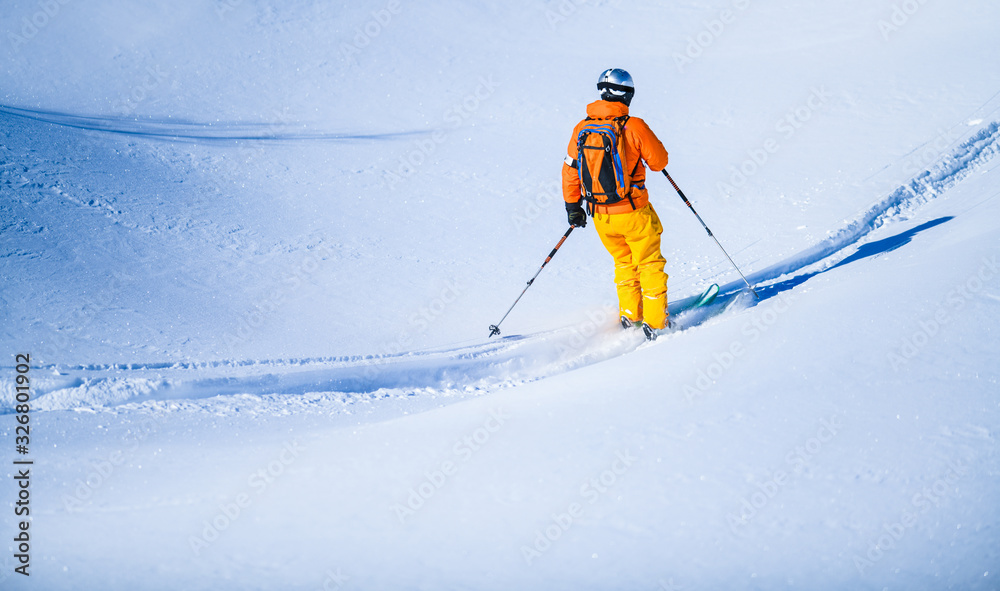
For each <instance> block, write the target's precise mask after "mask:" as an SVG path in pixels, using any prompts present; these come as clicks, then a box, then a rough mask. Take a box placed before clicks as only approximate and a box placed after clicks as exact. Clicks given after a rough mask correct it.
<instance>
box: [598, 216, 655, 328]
mask: <svg viewBox="0 0 1000 591" xmlns="http://www.w3.org/2000/svg"><path fill="white" fill-rule="evenodd" d="M594 228H595V229H596V230H597V235H598V236H600V237H601V242H603V243H604V247H605V248H607V249H608V252H609V253H611V256H613V257H614V259H615V284H616V285H617V286H618V309H619V314H620V315H621V316H625V317H626V318H628V319H629V320H631V321H633V322H645V323H646V324H648V325H649V326H651V327H652V328H664V327H665V326H666V325H667V274H666V273H664V272H663V267H664V265H665V264H666V262H667V261H666V259H664V258H663V255H662V254H660V234H662V233H663V226H662V225H661V224H660V218H659V217H658V216H657V215H656V211H655V210H653V206H652V204H647V205H646V206H645V207H643V208H641V209H637V210H635V211H630V212H628V213H616V214H607V213H597V212H595V213H594Z"/></svg>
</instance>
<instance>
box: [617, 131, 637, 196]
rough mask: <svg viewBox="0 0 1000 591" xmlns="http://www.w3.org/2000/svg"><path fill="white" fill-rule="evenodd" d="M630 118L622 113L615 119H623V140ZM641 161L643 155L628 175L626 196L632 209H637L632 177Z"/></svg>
mask: <svg viewBox="0 0 1000 591" xmlns="http://www.w3.org/2000/svg"><path fill="white" fill-rule="evenodd" d="M629 119H630V117H629V116H628V115H622V116H621V117H617V118H616V119H615V121H621V133H620V134H619V135H620V136H621V140H622V142H624V141H625V125H626V124H627V123H628V120H629ZM639 162H641V157H640V159H638V160H636V161H635V166H633V167H632V172H630V173H629V175H628V195H626V196H625V197H627V198H628V203H629V205H631V206H632V211H635V200H634V199H632V189H634V188H635V185H633V184H632V178H633V177H635V171H637V170H639Z"/></svg>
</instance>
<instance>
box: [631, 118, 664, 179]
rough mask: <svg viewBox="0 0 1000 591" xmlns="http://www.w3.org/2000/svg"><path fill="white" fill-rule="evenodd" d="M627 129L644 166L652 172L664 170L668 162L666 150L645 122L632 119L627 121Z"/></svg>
mask: <svg viewBox="0 0 1000 591" xmlns="http://www.w3.org/2000/svg"><path fill="white" fill-rule="evenodd" d="M628 127H629V131H631V132H632V140H633V142H634V145H635V147H636V148H638V149H639V156H640V157H641V158H642V159H643V160H644V161H645V162H646V166H648V167H649V169H650V170H652V171H653V172H660V171H661V170H663V169H664V168H666V167H667V161H668V160H669V157H668V155H667V149H666V148H664V147H663V143H662V142H661V141H660V138H658V137H656V134H655V133H653V130H652V129H650V128H649V126H648V125H646V122H645V121H643V120H642V119H638V118H636V117H633V118H631V119H630V120H629V122H628Z"/></svg>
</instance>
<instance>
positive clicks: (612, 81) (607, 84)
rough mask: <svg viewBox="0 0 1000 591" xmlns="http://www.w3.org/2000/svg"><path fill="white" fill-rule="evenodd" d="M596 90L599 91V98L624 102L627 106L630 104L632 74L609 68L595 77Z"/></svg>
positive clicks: (633, 92)
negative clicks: (598, 76)
mask: <svg viewBox="0 0 1000 591" xmlns="http://www.w3.org/2000/svg"><path fill="white" fill-rule="evenodd" d="M597 90H600V91H601V99H603V100H606V101H614V102H618V103H625V106H626V107H627V106H629V105H631V104H632V95H634V94H635V84H633V83H632V76H631V75H629V73H628V72H626V71H625V70H622V69H620V68H610V69H607V70H604V71H603V72H601V77H600V78H598V79H597Z"/></svg>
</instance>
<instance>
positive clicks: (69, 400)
mask: <svg viewBox="0 0 1000 591" xmlns="http://www.w3.org/2000/svg"><path fill="white" fill-rule="evenodd" d="M0 112H6V113H10V114H14V115H17V116H19V117H28V118H32V119H36V120H39V121H47V122H50V123H56V124H59V125H67V126H70V127H77V128H81V129H92V130H102V131H110V132H113V133H129V134H135V135H142V136H146V137H163V138H179V137H180V138H185V137H186V138H188V139H191V140H219V139H230V140H231V139H280V138H284V139H340V140H347V139H385V138H389V137H393V136H394V135H399V134H388V135H355V136H345V135H323V134H318V135H309V134H298V135H296V134H293V133H283V132H282V133H278V132H275V133H271V134H270V135H268V136H267V137H266V138H265V137H264V136H256V137H253V133H247V132H246V130H245V129H243V130H242V131H241V130H240V128H237V127H229V128H226V130H225V131H224V132H223V133H219V134H215V133H214V132H212V133H207V132H206V133H201V132H197V131H195V126H194V125H193V124H184V123H178V122H168V123H163V122H158V123H144V124H142V125H141V126H136V125H135V124H134V123H128V122H126V121H124V120H113V121H112V120H109V119H106V118H85V117H77V116H70V115H65V114H58V113H44V112H39V111H25V110H17V109H11V108H9V107H2V106H0ZM116 125H117V126H118V127H116V128H113V127H114V126H116ZM161 125H162V127H161ZM185 125H188V126H190V127H185ZM169 126H172V127H169ZM157 130H158V131H157ZM185 130H187V131H185ZM274 131H275V130H274V129H271V130H270V132H274ZM182 132H183V133H182ZM270 132H269V133H270ZM237 133H242V134H243V135H244V137H242V138H241V137H237V136H236V135H231V134H237ZM227 134H230V135H227ZM403 135H405V134H403ZM998 143H1000V123H998V122H993V123H991V124H989V125H986V126H984V127H982V128H980V129H979V130H978V131H977V132H975V133H974V134H973V135H972V136H971V137H970V138H969V139H968V140H966V141H965V142H963V143H962V144H961V145H959V146H958V147H957V148H955V149H954V150H953V151H952V153H951V154H950V155H948V156H946V157H945V158H943V159H941V160H940V161H939V162H938V163H937V164H936V165H935V166H934V167H933V168H932V169H931V170H927V171H925V172H923V173H921V174H919V175H917V176H916V177H914V178H912V179H911V180H910V181H908V182H907V183H905V184H904V185H902V186H900V187H898V188H897V189H896V190H895V191H893V192H892V193H891V194H890V195H888V196H887V197H885V198H884V199H882V200H881V201H879V202H878V203H877V204H875V205H874V206H872V207H871V208H869V209H868V210H867V211H865V212H864V213H862V214H861V215H860V216H859V217H857V218H856V219H855V220H854V221H852V222H850V223H848V224H847V225H846V226H845V227H843V228H841V229H840V230H839V231H837V232H835V233H833V234H831V235H830V236H829V237H828V238H826V239H825V240H823V241H822V242H820V243H818V244H816V245H815V246H813V247H811V248H808V249H806V250H804V251H802V252H801V253H799V254H798V255H796V256H793V257H790V258H788V259H786V260H784V261H782V262H779V263H777V264H774V265H771V266H770V267H767V268H765V269H763V270H761V271H758V272H755V273H752V274H750V275H749V277H748V279H749V280H750V282H751V283H753V284H754V285H755V286H757V290H758V292H759V293H760V294H761V298H762V299H767V298H770V297H773V296H775V295H777V294H778V293H780V292H782V291H784V290H786V289H792V288H794V287H795V286H796V285H797V284H798V282H796V281H794V280H789V279H790V278H792V279H794V278H795V277H796V276H797V275H802V274H806V273H809V274H815V273H817V272H822V271H824V270H827V269H830V268H832V267H833V266H835V265H837V264H838V263H839V262H841V261H843V260H844V259H845V258H846V257H848V256H850V254H851V253H852V252H854V250H856V249H852V248H851V247H858V246H860V245H861V244H863V243H864V242H865V238H866V237H867V236H869V235H870V234H871V233H872V232H873V231H875V230H877V229H879V228H881V227H883V226H886V225H888V224H891V223H895V222H899V221H903V220H906V219H909V217H911V216H912V215H913V213H914V212H915V211H916V209H917V208H919V207H920V206H921V205H923V204H925V203H927V202H929V201H930V200H932V199H934V198H936V197H938V196H940V195H941V194H943V193H945V192H946V191H948V190H949V189H950V188H952V187H954V186H955V185H956V184H958V183H959V182H960V181H961V180H962V179H964V178H966V177H967V176H968V175H969V174H971V173H972V172H974V171H975V170H977V169H978V168H979V167H980V166H981V165H982V164H984V163H985V162H987V161H988V160H990V159H991V158H992V157H993V156H995V155H996V153H997V151H998ZM782 279H783V280H784V281H781V282H779V280H782ZM744 293H746V292H745V287H744V284H743V283H742V282H741V281H740V282H731V283H729V284H726V285H725V286H722V288H721V291H720V295H719V297H718V298H717V300H716V302H715V303H713V304H712V305H711V306H707V307H705V308H702V309H698V310H691V311H682V312H680V313H677V312H676V310H678V309H682V308H683V307H684V306H686V305H689V304H690V303H692V302H693V300H694V297H691V298H686V299H683V300H679V301H676V302H672V303H671V308H672V309H673V310H672V311H673V312H674V317H675V322H676V323H677V324H678V325H679V326H680V328H681V329H689V328H692V327H695V326H698V325H701V324H703V323H705V322H707V321H708V320H709V319H712V318H715V317H717V316H719V315H720V314H723V313H726V312H731V311H736V310H741V309H745V308H747V307H750V306H753V305H755V302H753V301H752V300H751V299H750V298H749V297H744V296H741V294H744ZM613 314H614V313H613V311H610V310H609V311H606V314H604V315H603V316H602V317H601V318H595V319H593V320H591V321H588V322H587V323H584V324H581V325H579V326H573V327H567V328H563V329H560V330H555V331H549V332H545V333H537V334H533V335H526V336H520V335H517V336H508V337H504V338H501V339H499V340H493V341H488V342H486V343H480V344H474V345H469V346H464V347H459V348H444V349H438V350H430V351H419V352H404V353H399V354H394V355H380V356H374V355H371V356H352V357H336V358H306V359H283V360H281V359H279V360H258V361H251V360H230V361H216V362H208V363H197V362H190V363H159V364H157V363H153V364H128V365H81V366H74V367H58V366H47V367H44V366H43V367H40V368H38V370H39V374H46V373H47V374H48V376H47V377H36V380H35V382H34V387H35V391H36V396H37V398H36V402H35V404H34V406H33V409H34V410H39V411H50V410H67V409H77V410H81V411H88V410H89V411H96V410H104V411H109V412H115V411H116V409H118V410H135V409H146V410H151V411H156V412H159V411H175V410H192V409H194V410H201V411H207V412H213V413H216V414H225V413H227V412H234V410H233V406H234V405H233V404H232V401H233V399H234V397H235V398H236V399H238V400H239V403H238V404H237V405H236V406H238V407H242V410H243V411H248V410H249V412H259V413H263V414H266V413H273V412H279V413H289V412H301V411H308V410H310V409H312V410H317V411H321V412H331V410H332V411H333V412H340V411H342V412H350V408H351V407H352V406H353V405H357V404H360V403H367V402H372V401H376V400H384V399H393V398H396V399H407V398H410V397H413V396H421V397H425V398H434V399H436V398H456V397H466V396H477V395H482V394H485V393H488V392H490V391H492V390H495V389H498V388H506V387H511V386H516V385H520V384H524V383H527V382H531V381H536V380H540V379H544V378H546V377H550V376H553V375H557V374H560V373H564V372H567V371H571V370H573V369H576V368H580V367H583V366H586V365H591V364H594V363H598V362H600V361H604V360H607V359H610V358H613V357H616V356H619V355H624V354H627V353H630V352H632V351H635V350H636V349H637V348H639V347H641V346H643V345H644V343H645V341H644V339H643V338H642V337H641V335H640V333H638V332H637V331H628V332H623V331H620V330H618V329H617V324H616V323H613V322H611V318H613ZM612 325H613V326H612ZM675 336H677V335H676V334H673V335H667V338H664V339H661V341H669V340H672V338H673V337H675ZM192 374H193V375H194V376H197V377H193V375H192ZM14 394H15V389H14V384H13V382H11V381H9V380H4V381H0V414H9V413H11V412H13V406H14V404H15V398H14Z"/></svg>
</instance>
